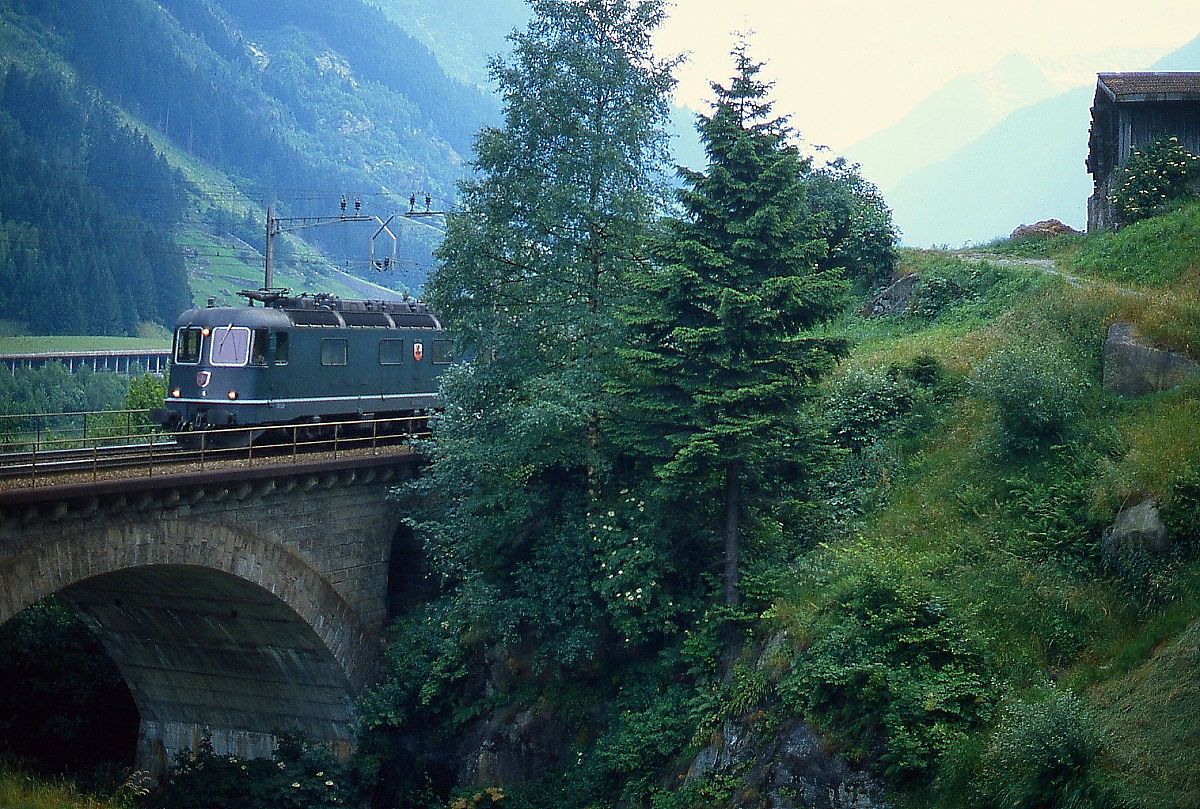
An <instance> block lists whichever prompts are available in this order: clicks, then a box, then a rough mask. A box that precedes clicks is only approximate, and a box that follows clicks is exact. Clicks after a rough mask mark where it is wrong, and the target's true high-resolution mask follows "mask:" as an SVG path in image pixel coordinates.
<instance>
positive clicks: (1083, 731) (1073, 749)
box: [980, 688, 1109, 809]
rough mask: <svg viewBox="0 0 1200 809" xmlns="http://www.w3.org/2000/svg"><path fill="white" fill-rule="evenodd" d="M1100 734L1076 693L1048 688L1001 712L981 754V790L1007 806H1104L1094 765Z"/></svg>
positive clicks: (1047, 808) (1084, 808)
mask: <svg viewBox="0 0 1200 809" xmlns="http://www.w3.org/2000/svg"><path fill="white" fill-rule="evenodd" d="M1102 739H1103V737H1102V735H1101V732H1100V729H1099V726H1098V725H1097V723H1096V721H1095V720H1094V719H1093V717H1092V716H1091V714H1090V712H1089V711H1088V710H1087V707H1086V706H1085V705H1084V704H1083V701H1082V700H1081V699H1080V698H1079V697H1077V696H1076V695H1075V694H1073V693H1070V692H1064V691H1058V690H1056V689H1053V688H1047V689H1045V691H1044V692H1042V693H1040V694H1038V695H1036V696H1035V697H1034V698H1032V699H1030V700H1027V701H1022V702H1018V703H1015V704H1013V705H1011V706H1009V707H1008V708H1007V709H1006V710H1005V711H1003V712H1002V716H1001V721H1000V724H999V726H998V728H997V729H996V731H995V732H994V733H993V734H992V738H991V742H990V744H989V746H988V748H987V750H986V751H985V752H984V754H983V757H982V761H981V773H980V775H981V778H980V786H981V792H982V793H983V795H984V796H985V797H986V798H989V799H990V803H991V805H995V806H1003V807H1006V808H1008V807H1011V809H1099V808H1100V807H1103V806H1107V805H1108V803H1109V801H1108V799H1107V797H1106V795H1107V790H1106V789H1105V788H1104V787H1103V786H1102V785H1101V784H1100V783H1099V781H1098V778H1097V772H1096V768H1095V764H1094V762H1095V759H1096V756H1097V755H1098V754H1099V752H1100V750H1101V745H1102Z"/></svg>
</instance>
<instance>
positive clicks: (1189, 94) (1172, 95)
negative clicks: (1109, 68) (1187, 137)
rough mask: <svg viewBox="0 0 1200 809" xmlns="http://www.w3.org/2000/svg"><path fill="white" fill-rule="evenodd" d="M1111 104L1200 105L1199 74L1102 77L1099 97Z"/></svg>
mask: <svg viewBox="0 0 1200 809" xmlns="http://www.w3.org/2000/svg"><path fill="white" fill-rule="evenodd" d="M1101 93H1103V94H1104V95H1106V96H1107V97H1108V99H1109V100H1110V101H1115V102H1118V103H1121V102H1128V101H1200V71H1174V72H1170V73H1148V72H1142V73H1100V74H1098V75H1097V82H1096V95H1097V97H1099V96H1100V94H1101Z"/></svg>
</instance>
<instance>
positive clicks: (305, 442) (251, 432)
mask: <svg viewBox="0 0 1200 809" xmlns="http://www.w3.org/2000/svg"><path fill="white" fill-rule="evenodd" d="M147 413H148V411H144V410H142V411H138V410H131V411H106V412H102V413H88V414H84V413H56V414H45V415H41V414H38V415H32V416H31V415H22V416H13V417H0V428H3V427H5V426H7V425H6V424H5V423H4V421H3V420H4V419H5V418H9V419H11V420H16V419H22V418H25V419H29V418H33V419H36V421H35V422H30V423H31V424H32V425H33V427H32V429H29V430H27V431H26V432H24V433H20V434H6V433H0V435H4V439H2V440H0V486H2V487H3V488H7V489H12V488H25V487H33V486H39V485H49V484H51V483H57V482H79V481H80V480H99V479H101V478H106V479H107V478H121V477H143V476H153V475H156V474H159V475H161V474H168V473H171V472H178V471H192V470H213V469H219V468H221V467H223V466H226V465H230V464H235V465H237V466H241V465H245V464H247V463H293V462H297V461H300V460H309V459H311V458H312V457H313V455H314V453H318V452H323V453H326V454H331V455H332V456H333V457H334V458H338V457H342V456H345V455H347V454H350V453H367V454H378V453H379V452H380V451H385V450H386V451H388V452H394V451H396V449H397V448H398V447H404V446H407V445H408V443H409V442H410V441H411V440H412V439H414V438H420V437H424V436H426V435H428V426H427V419H428V417H427V416H423V415H419V416H390V417H386V418H374V417H371V418H360V419H348V420H344V421H325V422H318V423H313V424H287V425H277V426H263V425H257V426H250V427H228V428H221V429H213V430H203V431H189V432H181V433H170V432H165V431H164V430H163V429H162V428H161V427H159V426H158V425H154V424H145V423H139V422H138V420H137V419H138V417H145V416H146V414H147ZM85 415H86V416H90V417H92V418H88V419H84V418H80V417H82V416H85ZM104 416H117V417H124V418H125V419H126V421H125V423H124V424H125V429H124V430H121V429H119V425H114V423H113V422H112V421H111V420H107V421H106V420H104V419H98V418H96V417H104ZM56 417H69V418H67V419H66V420H65V421H56V420H55V419H56ZM64 425H65V426H64ZM13 435H15V436H16V437H15V438H14V437H12V436H13Z"/></svg>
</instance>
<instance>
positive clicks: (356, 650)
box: [0, 452, 417, 777]
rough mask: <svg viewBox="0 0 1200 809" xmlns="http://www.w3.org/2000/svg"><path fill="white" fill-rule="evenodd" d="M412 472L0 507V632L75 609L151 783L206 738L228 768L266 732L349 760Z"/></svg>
mask: <svg viewBox="0 0 1200 809" xmlns="http://www.w3.org/2000/svg"><path fill="white" fill-rule="evenodd" d="M416 468H417V458H416V457H415V456H413V455H409V454H403V453H395V452H392V453H390V454H384V455H363V456H357V457H354V456H349V457H341V458H338V459H332V460H330V459H327V460H321V461H305V462H301V463H291V464H286V465H279V464H267V465H261V466H260V465H254V466H246V465H242V466H239V467H236V468H231V469H227V470H224V471H222V472H213V471H211V470H210V471H207V472H203V473H195V472H194V473H185V474H170V475H163V474H159V475H156V476H153V477H143V478H127V479H123V480H111V481H93V482H88V483H76V484H69V485H53V486H40V487H35V488H26V489H17V490H9V491H3V492H0V623H3V622H4V621H7V620H8V619H9V618H11V617H13V616H14V615H16V614H17V613H19V612H20V611H21V610H23V609H25V608H26V607H28V606H29V605H31V604H33V603H34V602H36V601H38V600H40V599H42V598H44V597H46V596H49V595H52V594H57V595H59V596H60V597H61V598H62V599H64V600H65V601H66V602H67V603H69V604H70V605H72V606H73V607H74V608H75V609H76V610H77V611H78V612H79V613H80V615H81V616H82V617H83V619H84V620H85V621H86V623H87V624H88V625H89V627H91V629H92V630H93V631H94V632H95V633H96V635H97V636H98V637H99V639H100V641H101V642H102V643H103V645H104V647H105V648H106V650H107V651H108V653H109V655H110V656H111V657H112V659H113V660H114V662H115V663H116V664H117V667H118V668H119V669H120V670H121V673H122V674H123V675H124V677H125V680H126V683H127V684H128V686H129V689H130V691H131V693H132V695H133V698H134V701H135V703H136V704H137V708H138V712H139V715H140V721H141V726H140V731H139V739H138V748H137V762H136V766H137V767H138V768H139V769H143V770H147V771H149V772H151V773H152V774H153V775H154V776H155V777H157V775H159V774H161V772H162V771H163V768H164V767H165V766H166V765H167V764H168V763H169V762H170V761H171V759H172V758H173V757H174V755H175V753H176V752H177V751H180V750H188V749H194V748H195V745H197V744H198V743H199V741H200V739H201V738H202V737H203V736H204V735H208V736H210V737H211V739H212V744H213V747H214V749H215V750H216V751H217V752H220V753H230V754H235V755H239V756H247V757H250V756H259V755H269V754H270V753H271V752H272V751H273V746H274V735H275V734H276V733H279V732H294V733H299V734H301V735H303V736H306V737H308V738H310V739H315V740H320V741H323V742H326V743H329V744H330V745H331V746H332V747H333V748H334V750H335V752H338V753H339V754H345V753H348V752H349V749H350V746H351V745H352V744H353V740H354V738H355V731H356V727H355V716H354V707H353V700H354V698H355V697H356V696H357V695H358V693H359V692H360V690H361V689H362V688H363V687H364V686H365V685H367V684H369V683H370V682H371V680H372V678H373V677H374V675H375V673H376V670H377V666H378V661H379V653H380V648H381V635H380V633H381V630H382V628H383V623H384V620H385V616H386V610H387V598H388V578H389V564H390V562H391V560H390V552H391V548H392V544H393V541H394V539H395V537H396V535H397V530H398V528H399V525H400V521H401V514H400V512H399V509H398V507H397V505H396V504H395V503H392V502H389V501H388V500H387V496H388V492H389V490H390V488H391V487H392V486H394V485H395V484H396V483H397V481H398V480H400V479H402V478H404V477H408V476H411V475H412V474H414V473H415V470H416Z"/></svg>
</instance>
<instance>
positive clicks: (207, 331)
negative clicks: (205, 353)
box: [200, 326, 210, 337]
mask: <svg viewBox="0 0 1200 809" xmlns="http://www.w3.org/2000/svg"><path fill="white" fill-rule="evenodd" d="M200 334H202V335H203V336H205V337H207V336H208V335H209V334H210V332H209V330H208V326H205V327H204V328H202V329H201V330H200Z"/></svg>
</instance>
